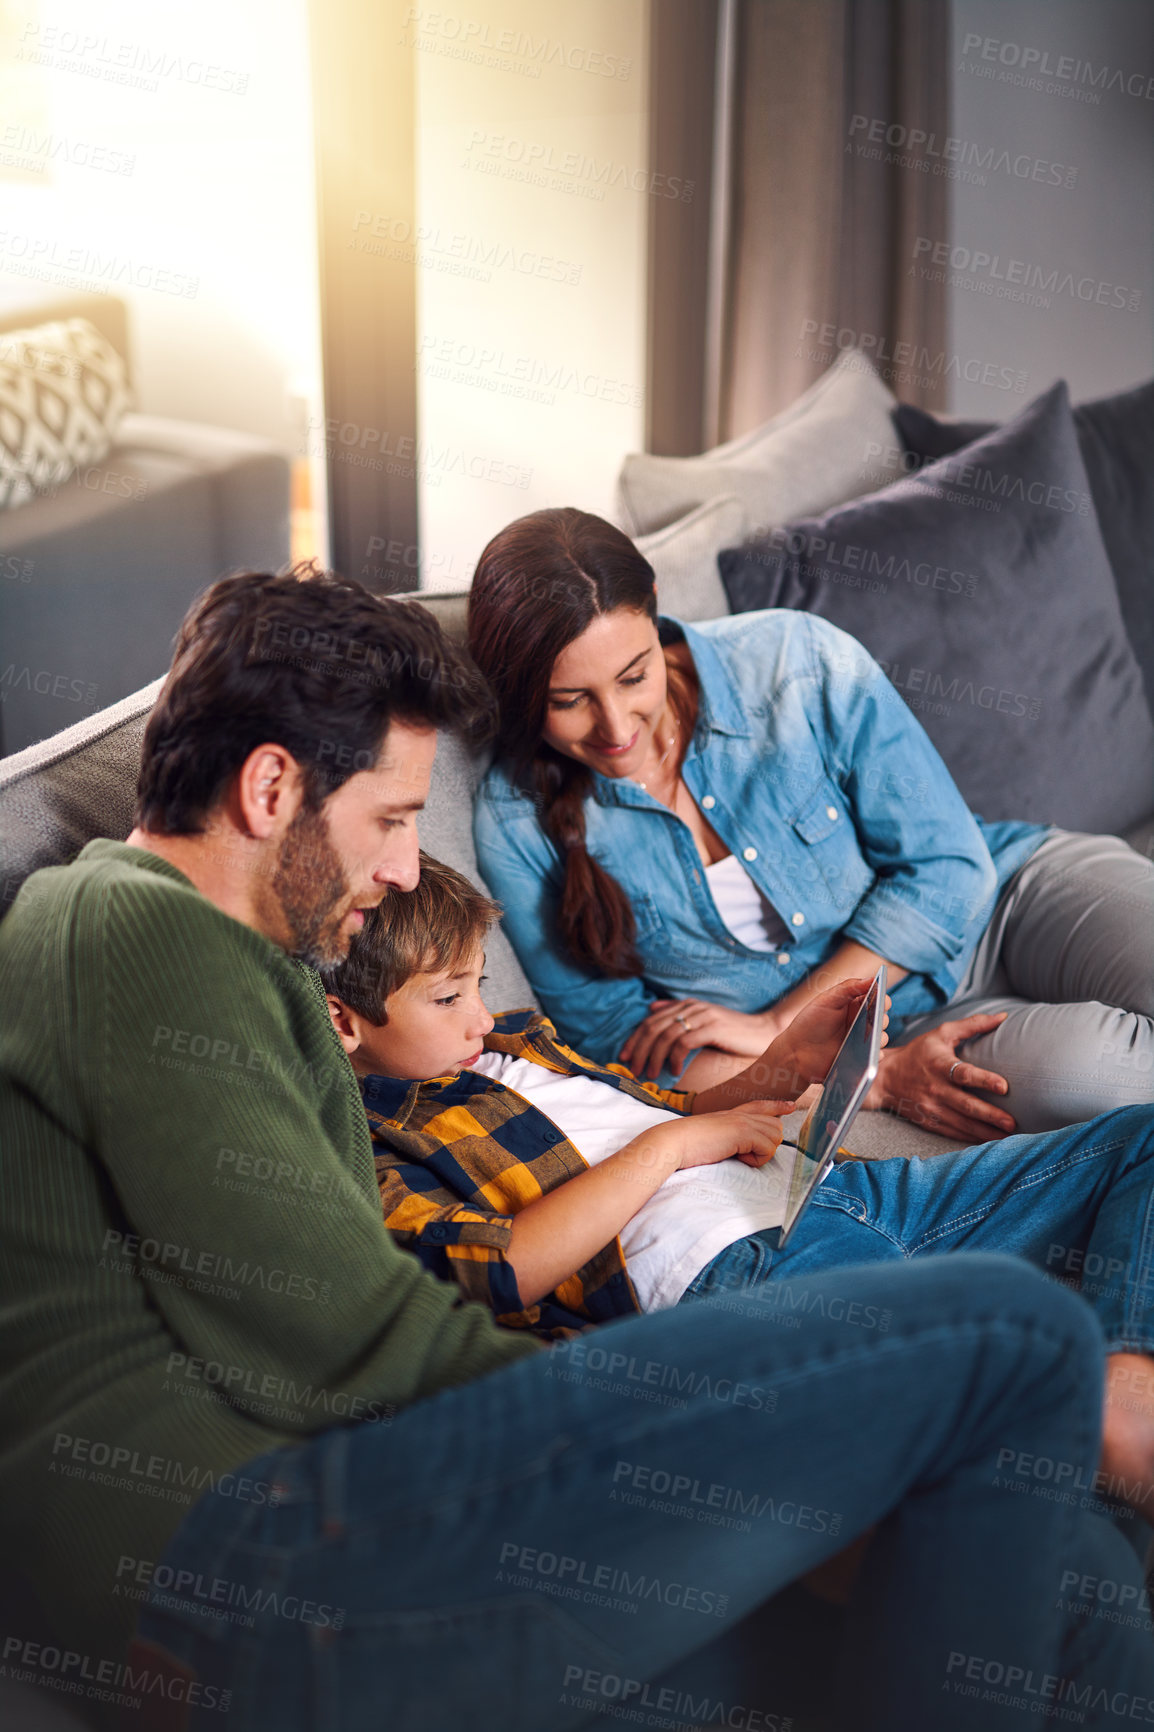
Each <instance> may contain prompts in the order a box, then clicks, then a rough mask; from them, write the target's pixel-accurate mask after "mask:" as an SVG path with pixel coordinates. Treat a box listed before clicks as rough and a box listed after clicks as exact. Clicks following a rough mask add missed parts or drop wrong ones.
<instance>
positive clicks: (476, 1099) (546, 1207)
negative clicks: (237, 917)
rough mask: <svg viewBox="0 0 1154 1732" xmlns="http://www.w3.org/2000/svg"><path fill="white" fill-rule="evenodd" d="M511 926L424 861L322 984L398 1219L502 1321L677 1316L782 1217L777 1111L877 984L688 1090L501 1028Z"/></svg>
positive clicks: (789, 1106) (518, 1028)
mask: <svg viewBox="0 0 1154 1732" xmlns="http://www.w3.org/2000/svg"><path fill="white" fill-rule="evenodd" d="M499 913H500V910H499V908H498V906H497V904H496V903H495V902H492V901H490V900H489V898H488V897H486V896H483V895H482V894H481V892H480V891H479V890H477V889H476V887H475V886H474V885H472V884H470V883H469V881H468V879H466V878H464V877H462V876H461V874H460V873H459V872H454V871H453V870H452V869H451V868H450V867H448V866H444V865H442V864H441V863H440V862H439V861H436V860H433V859H430V858H429V856H427V855H425V854H422V856H421V877H420V883H419V884H418V886H417V888H416V889H415V890H413V891H409V892H406V893H405V894H403V895H401V894H394V895H390V896H389V897H388V898H387V899H386V900H385V901H384V902H383V903H382V904H381V905H380V907H379V908H377V909H375V910H374V911H373V912H372V913H371V914H369V915H367V916H366V920H365V925H364V928H363V930H362V931H361V932H360V933H358V934H357V936H356V937H355V938H354V940H353V943H352V946H351V949H350V951H349V955H348V958H347V960H346V961H345V962H343V963H342V964H340V965H339V966H338V967H335V968H330V969H327V970H322V978H323V979H324V983H325V988H326V991H327V993H328V995H329V998H328V1002H329V1009H330V1011H331V1014H332V1018H333V1023H334V1026H335V1027H336V1030H337V1033H338V1034H339V1035H340V1037H341V1041H342V1043H343V1045H344V1047H345V1050H346V1052H347V1053H348V1054H349V1056H350V1058H351V1060H352V1063H353V1067H354V1069H355V1070H356V1072H357V1074H358V1076H359V1078H360V1083H361V1092H362V1096H363V1098H364V1102H365V1107H366V1109H367V1111H368V1116H369V1124H370V1128H371V1130H372V1136H373V1146H374V1150H375V1154H376V1166H377V1178H378V1182H379V1184H380V1189H381V1198H382V1202H383V1205H384V1212H385V1222H386V1224H387V1226H389V1227H390V1228H391V1229H392V1231H393V1232H394V1233H395V1234H396V1235H397V1237H398V1238H399V1239H400V1241H401V1242H402V1243H403V1244H405V1245H407V1246H409V1248H410V1249H412V1250H413V1251H415V1252H416V1254H417V1255H418V1256H419V1257H420V1258H421V1260H422V1262H424V1263H425V1265H426V1266H427V1267H428V1268H430V1269H431V1270H433V1272H434V1273H435V1274H437V1275H439V1276H441V1277H442V1278H445V1279H450V1280H455V1281H456V1282H457V1283H458V1284H459V1285H460V1287H461V1288H462V1290H463V1291H464V1292H465V1294H466V1295H467V1296H468V1297H469V1298H471V1299H480V1300H482V1301H483V1302H484V1303H486V1304H488V1305H489V1306H491V1307H492V1309H493V1311H494V1312H495V1313H496V1314H497V1317H498V1320H499V1321H500V1322H502V1323H505V1324H510V1325H517V1326H521V1327H526V1328H530V1329H532V1330H534V1331H535V1332H537V1333H539V1334H544V1335H547V1336H549V1335H554V1334H556V1333H557V1332H558V1331H562V1330H569V1329H574V1328H581V1327H583V1326H584V1325H586V1324H588V1323H590V1322H603V1321H605V1320H606V1319H608V1318H610V1317H617V1316H621V1315H627V1314H630V1313H633V1312H637V1311H652V1310H657V1309H660V1308H664V1307H666V1306H669V1305H673V1304H676V1302H677V1301H678V1300H679V1299H680V1298H681V1297H682V1295H683V1294H684V1293H685V1291H686V1288H687V1287H688V1286H689V1284H690V1282H691V1281H692V1280H693V1279H694V1278H695V1277H696V1276H697V1275H698V1274H699V1273H700V1272H701V1271H702V1270H703V1269H704V1268H705V1267H706V1266H707V1264H709V1263H710V1262H711V1261H712V1259H713V1258H714V1257H715V1256H717V1254H718V1253H719V1252H721V1251H723V1250H724V1249H725V1248H726V1247H727V1246H729V1245H731V1244H733V1243H734V1242H735V1241H737V1240H741V1239H745V1238H747V1237H748V1236H750V1235H752V1234H756V1233H758V1232H761V1231H763V1230H765V1229H767V1228H771V1227H774V1226H778V1225H780V1223H781V1221H782V1218H783V1204H784V1186H783V1175H782V1172H781V1169H780V1168H779V1167H777V1166H776V1164H775V1163H774V1162H773V1154H774V1151H775V1150H776V1148H777V1146H778V1144H779V1142H780V1141H781V1123H780V1118H779V1116H778V1115H779V1114H781V1113H788V1112H790V1111H792V1110H793V1106H794V1102H795V1099H796V1097H797V1095H799V1094H800V1093H801V1092H802V1090H803V1089H804V1088H805V1087H806V1085H807V1084H808V1083H809V1082H811V1081H815V1080H818V1079H820V1078H821V1077H822V1076H824V1074H825V1071H826V1070H827V1069H828V1067H829V1064H830V1062H831V1061H832V1059H833V1056H834V1054H835V1053H836V1051H837V1048H838V1046H839V1044H840V1042H841V1039H842V1036H843V1034H844V1032H845V1030H846V1028H847V1027H848V1025H849V1022H850V1021H851V1020H852V1018H853V1015H854V1013H855V1012H856V1010H857V1008H858V1005H859V1003H860V1002H861V997H862V994H863V992H864V991H865V988H866V986H867V985H868V982H864V981H854V982H844V983H842V984H841V985H839V986H838V987H835V988H833V989H832V990H831V991H830V992H827V993H825V994H823V995H822V996H821V998H820V999H817V1000H814V1001H813V1008H812V1009H811V1010H808V1011H807V1013H806V1014H804V1015H802V1016H800V1017H799V1018H797V1019H796V1020H795V1021H794V1023H793V1024H792V1025H791V1027H790V1029H789V1030H788V1031H787V1033H786V1034H785V1035H782V1036H781V1037H779V1039H778V1040H776V1041H775V1042H774V1043H773V1045H772V1046H771V1047H770V1049H769V1051H768V1052H767V1053H766V1054H765V1055H764V1056H763V1058H762V1059H761V1060H759V1061H758V1062H757V1063H756V1064H754V1065H752V1066H750V1067H749V1069H748V1070H747V1071H744V1072H742V1073H741V1075H739V1076H737V1077H735V1078H733V1079H731V1080H730V1081H728V1082H725V1083H722V1084H720V1085H718V1086H717V1087H716V1088H713V1089H709V1090H707V1091H705V1092H703V1093H700V1094H697V1095H693V1094H687V1093H679V1092H675V1091H669V1090H664V1089H661V1088H659V1087H658V1086H657V1085H656V1084H655V1083H649V1082H645V1083H642V1082H638V1081H637V1080H636V1079H635V1078H634V1077H633V1075H632V1073H631V1072H630V1071H628V1070H626V1069H625V1068H624V1067H623V1066H621V1065H608V1066H606V1065H597V1064H593V1063H592V1062H591V1061H590V1060H587V1059H583V1058H582V1057H581V1056H580V1055H579V1054H578V1053H575V1052H573V1051H572V1050H571V1048H569V1047H567V1046H563V1045H561V1043H560V1042H559V1041H558V1040H557V1037H556V1031H555V1030H554V1028H553V1025H552V1023H551V1022H549V1020H548V1018H546V1017H544V1016H541V1015H539V1014H538V1013H537V1012H535V1011H531V1010H515V1011H507V1012H505V1013H503V1014H502V1015H500V1016H498V1017H496V1018H494V1017H492V1016H490V1014H489V1012H488V1011H487V1010H486V1009H485V1005H484V1002H483V1000H482V997H481V983H482V981H483V980H484V975H483V973H482V969H483V967H484V962H485V958H484V949H483V946H484V940H485V935H486V933H487V931H488V928H489V927H490V926H491V925H492V924H493V922H494V921H495V920H496V919H497V917H498V915H499ZM767 1094H769V1095H772V1096H773V1097H774V1098H772V1099H768V1100H767V1099H765V1098H763V1097H765V1096H766V1095H767ZM730 1156H736V1157H738V1158H737V1159H736V1160H731V1159H730V1158H729V1157H730Z"/></svg>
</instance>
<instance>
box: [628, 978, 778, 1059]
mask: <svg viewBox="0 0 1154 1732" xmlns="http://www.w3.org/2000/svg"><path fill="white" fill-rule="evenodd" d="M775 1032H776V1025H775V1024H774V1022H773V1020H772V1012H769V1011H757V1012H754V1013H753V1014H752V1015H747V1014H746V1013H745V1012H744V1011H740V1010H725V1009H723V1007H722V1006H721V1005H719V1004H707V1003H706V1002H705V1000H704V999H702V998H655V999H654V1000H653V1001H652V1003H651V1004H650V1007H649V1015H648V1016H647V1017H646V1018H645V1021H644V1022H639V1023H638V1024H637V1027H636V1028H635V1029H634V1030H633V1033H632V1034H631V1035H630V1036H629V1039H628V1040H627V1041H626V1042H625V1045H624V1046H623V1047H622V1048H621V1063H622V1064H627V1065H628V1066H629V1068H630V1070H631V1071H632V1072H633V1074H634V1075H635V1076H648V1077H650V1078H652V1077H657V1076H660V1075H661V1072H662V1070H663V1069H664V1068H665V1067H666V1066H668V1067H669V1069H670V1070H671V1071H672V1072H673V1073H674V1075H675V1076H677V1075H680V1073H681V1071H682V1070H683V1069H684V1067H685V1061H686V1059H687V1058H688V1057H689V1055H690V1053H691V1052H694V1051H696V1049H697V1048H698V1047H701V1046H713V1047H717V1048H718V1049H719V1050H720V1051H721V1052H735V1053H738V1054H740V1055H741V1056H743V1057H746V1058H756V1057H757V1056H758V1054H759V1053H762V1052H764V1050H765V1047H766V1044H767V1043H768V1042H769V1041H770V1040H772V1038H773V1036H774V1034H775Z"/></svg>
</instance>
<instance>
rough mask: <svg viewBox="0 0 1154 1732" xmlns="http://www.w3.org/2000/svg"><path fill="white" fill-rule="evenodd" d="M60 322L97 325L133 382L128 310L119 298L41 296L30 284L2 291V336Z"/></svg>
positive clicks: (84, 294) (82, 294)
mask: <svg viewBox="0 0 1154 1732" xmlns="http://www.w3.org/2000/svg"><path fill="white" fill-rule="evenodd" d="M58 319H87V320H88V323H89V324H90V325H95V326H96V329H97V330H98V331H99V332H100V334H101V336H102V337H104V338H105V339H106V340H107V341H108V342H110V343H111V344H112V347H113V348H114V349H115V350H116V353H117V354H118V355H119V356H120V357H121V359H122V360H123V361H124V363H125V365H126V367H127V368H128V377H129V381H130V382H131V379H132V356H131V354H130V353H129V342H128V309H127V307H126V306H125V304H124V302H123V301H122V300H119V299H118V298H117V296H115V295H100V294H94V293H88V292H83V291H82V292H78V293H76V294H71V295H70V294H63V295H62V294H60V293H59V291H58V290H53V289H44V290H41V291H39V292H38V291H37V290H36V288H35V287H34V285H32V284H31V283H20V284H17V285H13V286H11V287H7V288H5V289H3V290H2V291H0V332H4V331H23V330H26V329H28V327H29V326H32V325H48V324H54V323H55V322H56V321H57V320H58Z"/></svg>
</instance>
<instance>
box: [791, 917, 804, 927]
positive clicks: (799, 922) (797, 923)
mask: <svg viewBox="0 0 1154 1732" xmlns="http://www.w3.org/2000/svg"><path fill="white" fill-rule="evenodd" d="M790 919H791V920H792V921H793V924H794V925H795V926H804V925H805V915H804V914H791V915H790Z"/></svg>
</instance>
